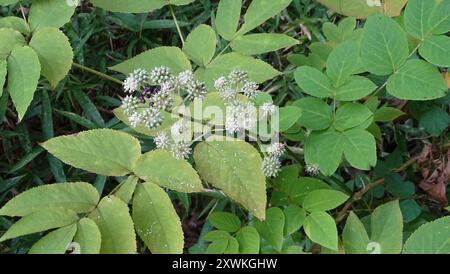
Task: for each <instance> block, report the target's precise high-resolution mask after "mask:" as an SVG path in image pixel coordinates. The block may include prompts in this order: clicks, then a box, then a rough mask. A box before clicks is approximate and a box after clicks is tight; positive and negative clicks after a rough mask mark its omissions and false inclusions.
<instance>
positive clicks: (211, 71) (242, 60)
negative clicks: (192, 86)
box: [196, 52, 280, 88]
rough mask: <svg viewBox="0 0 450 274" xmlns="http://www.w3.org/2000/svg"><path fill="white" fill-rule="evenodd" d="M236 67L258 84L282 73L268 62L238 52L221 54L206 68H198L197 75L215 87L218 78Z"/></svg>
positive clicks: (208, 84) (210, 86)
mask: <svg viewBox="0 0 450 274" xmlns="http://www.w3.org/2000/svg"><path fill="white" fill-rule="evenodd" d="M236 69H237V70H242V71H246V72H247V73H248V75H249V77H250V79H252V80H253V81H255V82H256V83H258V84H260V83H263V82H265V81H267V80H270V79H272V78H274V77H275V76H278V75H280V72H279V71H277V70H276V69H274V68H273V67H272V66H271V65H269V64H268V63H266V62H264V61H262V60H259V59H255V58H253V57H250V56H245V55H242V54H240V53H237V52H232V53H227V54H223V55H220V56H219V57H217V58H216V59H214V60H213V61H212V62H211V63H210V64H208V65H207V66H206V69H198V70H197V71H196V75H197V77H198V78H199V79H201V80H203V81H205V82H206V85H207V86H208V87H209V88H213V87H214V81H215V80H217V78H219V77H221V76H223V75H228V74H229V73H230V72H232V71H233V70H236Z"/></svg>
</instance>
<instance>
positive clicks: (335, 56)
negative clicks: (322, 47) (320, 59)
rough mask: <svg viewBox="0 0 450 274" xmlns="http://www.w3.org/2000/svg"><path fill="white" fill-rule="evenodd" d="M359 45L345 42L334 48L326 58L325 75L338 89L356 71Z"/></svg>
mask: <svg viewBox="0 0 450 274" xmlns="http://www.w3.org/2000/svg"><path fill="white" fill-rule="evenodd" d="M358 52H359V45H358V43H356V42H346V43H343V44H341V45H339V46H338V47H336V48H335V49H334V50H333V51H332V52H331V53H330V55H329V56H328V60H327V71H326V73H327V75H328V77H329V78H330V79H331V80H332V81H333V83H334V85H335V86H336V87H340V86H341V85H342V84H344V83H345V82H346V81H347V79H348V78H349V77H350V76H351V75H352V74H353V72H354V71H356V69H357V66H358V60H359V54H358Z"/></svg>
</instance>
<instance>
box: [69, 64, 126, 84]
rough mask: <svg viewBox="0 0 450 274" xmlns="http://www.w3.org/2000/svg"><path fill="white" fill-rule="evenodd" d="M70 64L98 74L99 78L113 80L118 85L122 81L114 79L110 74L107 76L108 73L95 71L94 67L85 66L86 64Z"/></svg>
mask: <svg viewBox="0 0 450 274" xmlns="http://www.w3.org/2000/svg"><path fill="white" fill-rule="evenodd" d="M72 66H73V67H75V68H78V69H81V70H84V71H87V72H89V73H92V74H95V75H97V76H99V77H101V78H103V79H105V80H108V81H111V82H114V83H116V84H119V85H123V82H122V81H120V80H118V79H116V78H114V77H111V76H109V75H106V74H104V73H102V72H100V71H97V70H95V69H91V68H88V67H86V66H83V65H80V64H77V63H72Z"/></svg>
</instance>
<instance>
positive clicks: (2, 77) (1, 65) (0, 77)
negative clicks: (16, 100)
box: [0, 60, 7, 96]
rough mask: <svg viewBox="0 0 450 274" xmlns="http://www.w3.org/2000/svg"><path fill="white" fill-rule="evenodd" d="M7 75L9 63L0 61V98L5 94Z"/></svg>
mask: <svg viewBox="0 0 450 274" xmlns="http://www.w3.org/2000/svg"><path fill="white" fill-rule="evenodd" d="M6 73H7V63H6V61H3V60H0V96H2V94H3V86H4V85H5V81H6Z"/></svg>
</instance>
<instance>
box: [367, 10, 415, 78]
mask: <svg viewBox="0 0 450 274" xmlns="http://www.w3.org/2000/svg"><path fill="white" fill-rule="evenodd" d="M408 55H409V49H408V41H407V38H406V34H405V32H404V31H403V30H402V28H401V27H400V26H399V24H398V23H397V22H395V21H394V20H393V19H391V18H389V17H387V16H385V15H383V14H380V13H377V14H375V15H372V16H370V17H369V18H368V19H367V22H366V24H365V26H364V33H363V37H362V41H361V58H362V62H363V64H364V66H365V68H366V69H367V70H368V71H369V72H371V73H373V74H375V75H389V74H391V73H392V72H393V71H398V70H399V69H400V67H401V66H402V65H403V64H404V63H405V62H406V59H408Z"/></svg>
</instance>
